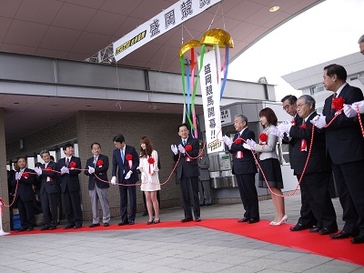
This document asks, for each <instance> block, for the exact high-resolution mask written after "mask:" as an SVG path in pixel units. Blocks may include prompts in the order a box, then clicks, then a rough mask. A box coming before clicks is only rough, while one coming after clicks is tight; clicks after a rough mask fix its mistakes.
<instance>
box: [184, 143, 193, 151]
mask: <svg viewBox="0 0 364 273" xmlns="http://www.w3.org/2000/svg"><path fill="white" fill-rule="evenodd" d="M192 149H193V148H192V145H191V144H187V145H186V148H185V150H186V151H187V152H191V151H192Z"/></svg>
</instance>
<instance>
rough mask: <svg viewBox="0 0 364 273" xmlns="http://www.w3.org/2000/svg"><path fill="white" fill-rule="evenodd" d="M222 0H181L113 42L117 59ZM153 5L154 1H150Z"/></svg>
mask: <svg viewBox="0 0 364 273" xmlns="http://www.w3.org/2000/svg"><path fill="white" fill-rule="evenodd" d="M221 1H222V0H184V1H183V0H181V1H178V2H177V3H176V4H174V5H172V6H170V7H169V8H167V9H165V10H164V11H162V12H161V13H159V14H157V15H156V16H155V17H153V18H152V19H150V20H149V21H147V22H145V23H144V24H142V25H140V26H139V27H137V28H136V29H134V30H133V31H131V32H129V33H128V34H126V35H125V36H124V37H122V38H120V39H119V40H117V41H116V42H114V43H113V53H114V58H115V60H116V61H119V60H121V59H122V58H124V57H125V56H126V55H128V54H130V53H131V52H133V51H134V50H136V49H138V48H139V47H141V46H143V45H145V44H146V43H148V42H149V41H151V40H153V39H155V38H157V37H159V36H160V35H162V34H164V33H166V32H167V31H169V30H171V29H173V28H174V27H176V26H178V25H180V24H182V23H183V22H185V21H187V20H189V19H191V18H192V17H195V16H196V15H198V14H200V13H201V12H203V11H205V10H206V9H208V8H210V7H212V6H213V5H215V4H217V3H219V2H221ZM150 4H151V5H153V1H150Z"/></svg>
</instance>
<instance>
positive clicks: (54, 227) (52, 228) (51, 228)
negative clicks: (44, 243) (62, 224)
mask: <svg viewBox="0 0 364 273" xmlns="http://www.w3.org/2000/svg"><path fill="white" fill-rule="evenodd" d="M56 228H57V227H56V226H51V227H50V228H49V230H54V229H56Z"/></svg>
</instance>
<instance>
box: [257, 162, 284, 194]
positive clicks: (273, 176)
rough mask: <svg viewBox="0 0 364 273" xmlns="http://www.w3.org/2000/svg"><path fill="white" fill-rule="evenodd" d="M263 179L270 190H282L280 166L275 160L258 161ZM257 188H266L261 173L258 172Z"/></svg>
mask: <svg viewBox="0 0 364 273" xmlns="http://www.w3.org/2000/svg"><path fill="white" fill-rule="evenodd" d="M259 164H260V166H261V168H262V170H263V172H264V175H265V178H266V179H267V182H268V184H269V187H271V188H277V189H283V179H282V171H281V165H280V164H279V161H278V159H277V158H268V159H264V160H261V161H259ZM259 188H268V187H267V184H266V182H265V179H264V177H263V175H262V171H261V170H259Z"/></svg>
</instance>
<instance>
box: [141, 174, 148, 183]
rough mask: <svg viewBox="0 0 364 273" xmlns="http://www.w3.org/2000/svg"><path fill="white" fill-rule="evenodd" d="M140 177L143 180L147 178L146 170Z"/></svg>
mask: <svg viewBox="0 0 364 273" xmlns="http://www.w3.org/2000/svg"><path fill="white" fill-rule="evenodd" d="M140 179H141V180H142V182H143V181H144V180H146V179H147V175H146V174H145V172H142V174H141V177H140Z"/></svg>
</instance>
